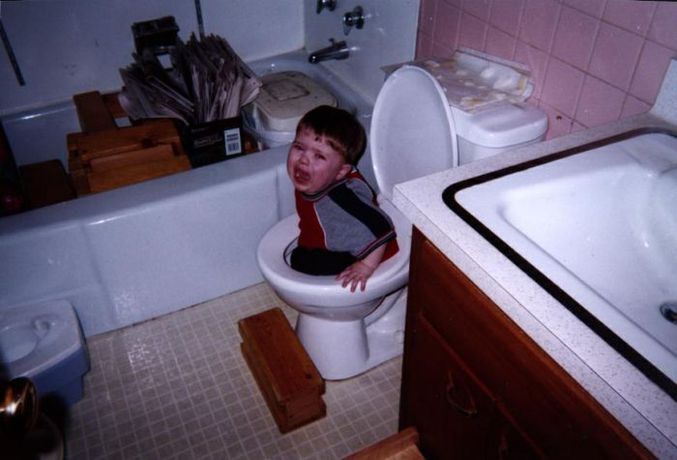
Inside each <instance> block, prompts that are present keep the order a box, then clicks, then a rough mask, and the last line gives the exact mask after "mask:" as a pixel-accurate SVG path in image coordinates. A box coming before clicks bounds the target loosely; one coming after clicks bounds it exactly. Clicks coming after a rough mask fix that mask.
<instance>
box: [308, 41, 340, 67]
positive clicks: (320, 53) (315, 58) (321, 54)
mask: <svg viewBox="0 0 677 460" xmlns="http://www.w3.org/2000/svg"><path fill="white" fill-rule="evenodd" d="M329 41H330V42H331V45H330V46H327V47H326V48H322V49H319V50H317V51H315V52H313V53H310V56H308V62H310V63H311V64H317V63H318V62H322V61H329V60H330V59H337V60H338V59H348V55H349V54H350V49H349V48H348V46H347V45H346V42H345V41H343V40H342V41H340V42H337V41H335V40H334V39H333V38H330V39H329Z"/></svg>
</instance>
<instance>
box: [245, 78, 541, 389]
mask: <svg viewBox="0 0 677 460" xmlns="http://www.w3.org/2000/svg"><path fill="white" fill-rule="evenodd" d="M546 128H547V118H546V116H545V114H544V113H543V112H541V111H540V110H538V109H535V108H533V107H530V106H526V105H523V106H519V107H518V106H514V105H510V104H502V105H497V106H495V107H494V108H491V109H486V110H483V111H481V112H479V113H477V114H469V113H465V112H462V111H460V110H457V109H455V108H452V107H450V105H449V103H448V100H447V97H446V96H445V92H444V89H443V88H442V87H441V86H440V85H439V83H438V82H437V80H436V79H435V78H434V77H433V76H432V75H430V74H429V73H428V72H426V71H425V70H423V69H421V68H419V67H415V66H403V67H400V68H399V69H397V70H396V71H395V72H393V73H392V74H391V75H390V76H389V77H388V79H387V80H386V82H385V83H384V85H383V88H382V89H381V91H380V93H379V95H378V97H377V99H376V104H375V106H374V112H373V117H372V124H371V131H370V137H369V139H370V143H371V155H372V161H373V164H374V172H375V176H376V180H377V182H378V187H379V190H380V194H379V197H378V199H379V203H380V205H381V207H382V208H383V209H384V210H385V211H386V212H387V213H388V214H389V215H390V217H391V218H392V220H393V223H394V224H395V229H396V231H397V238H398V241H397V242H398V245H399V248H400V250H399V252H398V253H397V254H396V255H395V256H393V257H392V258H390V259H388V260H387V261H385V262H384V263H382V264H381V265H380V266H379V267H378V269H377V270H376V271H375V272H374V274H373V275H372V277H371V278H369V280H368V282H367V288H366V290H365V291H364V292H362V291H359V290H358V291H356V292H350V290H349V289H345V288H343V287H341V285H340V284H339V283H338V282H337V281H336V280H335V278H334V277H333V276H311V275H306V274H303V273H300V272H297V271H295V270H293V269H292V268H291V267H290V266H289V264H288V263H287V258H286V256H287V255H288V253H289V252H291V249H293V245H294V244H295V241H296V238H297V237H298V226H297V223H298V217H297V216H296V215H292V216H289V217H287V218H285V219H283V220H282V221H280V222H279V223H277V224H276V225H274V226H273V227H272V228H271V229H270V230H269V231H268V232H267V233H266V235H264V237H263V238H262V240H261V242H260V244H259V248H258V253H257V257H258V263H259V267H260V269H261V272H262V273H263V276H264V278H265V279H266V280H267V281H268V283H269V284H270V285H271V286H272V288H273V289H274V290H275V292H276V293H277V294H278V295H279V296H280V297H281V298H282V299H283V300H284V301H285V302H287V303H288V304H289V305H290V306H291V307H293V308H295V309H296V310H298V312H299V316H298V320H297V324H296V333H297V335H298V337H299V339H300V341H301V343H302V344H303V345H304V347H305V349H306V351H307V352H308V354H309V355H310V357H311V358H312V360H313V362H314V363H315V365H316V366H317V368H318V370H319V372H320V374H321V375H322V377H323V378H325V379H327V380H340V379H345V378H349V377H352V376H355V375H357V374H360V373H362V372H365V371H367V370H369V369H371V368H372V367H374V366H376V365H378V364H381V363H382V362H384V361H386V360H388V359H390V358H393V357H395V356H397V355H399V354H401V353H402V342H403V336H404V319H405V318H404V317H405V311H406V297H407V296H406V283H407V280H408V276H409V250H410V239H411V223H410V222H409V221H408V220H407V218H406V217H404V216H403V215H402V214H401V213H400V212H399V211H398V210H397V209H396V208H395V207H394V206H393V205H392V204H391V198H392V192H393V186H394V185H395V184H398V183H400V182H404V181H407V180H411V179H415V178H417V177H422V176H425V175H428V174H431V173H434V172H437V171H442V170H444V169H448V168H452V167H455V166H457V165H458V164H459V158H460V163H461V164H463V163H465V162H470V161H474V160H476V159H480V158H483V157H487V156H490V155H494V154H496V153H499V152H501V151H504V150H506V149H508V148H513V147H515V146H518V145H523V144H526V143H531V142H536V141H538V140H541V139H542V138H543V136H544V133H545V130H546ZM457 133H458V134H459V136H458V137H457ZM459 146H460V149H459ZM431 199H435V197H431ZM439 199H441V197H440V198H439Z"/></svg>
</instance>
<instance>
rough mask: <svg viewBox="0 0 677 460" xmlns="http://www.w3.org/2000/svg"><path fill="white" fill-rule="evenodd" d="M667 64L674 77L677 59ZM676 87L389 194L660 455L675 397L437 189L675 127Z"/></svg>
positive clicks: (671, 447)
mask: <svg viewBox="0 0 677 460" xmlns="http://www.w3.org/2000/svg"><path fill="white" fill-rule="evenodd" d="M670 72H672V77H675V78H676V80H675V81H677V61H673V65H672V66H671V68H670ZM666 81H667V77H666ZM663 87H664V89H665V88H666V87H672V88H674V87H677V84H673V85H666V84H664V85H663ZM675 91H677V90H674V89H671V90H670V91H669V92H668V94H664V93H665V91H662V93H661V95H659V101H658V102H657V104H656V106H655V107H659V108H660V110H655V108H654V112H653V113H655V114H657V115H659V116H660V118H659V117H658V116H655V115H654V114H644V115H639V116H636V117H633V118H628V119H624V120H620V121H618V122H614V123H611V124H608V125H604V126H601V127H598V128H593V129H588V130H585V131H580V132H577V133H573V134H570V135H568V136H563V137H559V138H555V139H552V140H550V141H547V142H543V143H540V144H535V145H531V146H528V147H524V148H521V149H516V150H513V151H510V152H506V153H503V154H501V155H496V156H494V157H491V158H488V159H485V160H482V161H477V162H475V163H471V164H467V165H464V166H462V167H458V168H452V169H449V170H446V171H442V172H440V173H436V174H433V175H430V176H426V177H424V178H420V179H416V180H413V181H410V182H406V183H403V184H399V185H397V186H396V187H395V192H394V196H393V200H394V203H395V205H396V206H397V207H398V208H399V209H400V210H401V211H402V212H403V213H404V214H405V215H406V216H407V217H408V218H409V219H410V220H411V221H412V223H413V225H414V226H416V227H417V228H418V229H419V230H421V231H422V232H423V234H424V235H426V237H427V238H428V239H430V240H431V241H432V242H433V243H434V244H435V245H436V246H437V247H438V248H439V249H440V250H441V251H442V252H443V253H444V254H445V255H446V256H447V257H448V258H449V259H450V260H451V261H452V262H453V263H454V264H455V265H456V266H458V267H459V268H460V269H461V270H462V271H463V272H464V273H465V274H466V275H467V276H468V277H469V278H470V279H471V280H472V281H473V282H474V283H475V284H476V285H477V286H478V287H480V288H481V289H482V290H483V291H484V292H485V293H486V294H487V295H488V296H489V297H490V298H491V299H492V300H493V301H494V302H495V303H496V304H497V305H498V306H499V308H501V309H502V310H503V311H504V312H505V313H506V314H507V315H508V316H509V317H510V318H512V320H513V321H515V323H517V324H518V325H519V326H520V327H521V328H522V329H523V330H524V331H525V332H526V333H527V334H529V335H530V336H531V338H532V339H533V340H534V341H535V342H536V343H538V344H539V345H540V346H541V347H542V348H543V349H544V350H545V351H546V352H547V353H548V354H549V355H550V356H551V357H552V358H553V359H554V360H555V361H556V362H558V363H559V364H560V365H561V366H562V367H563V368H564V369H565V370H566V371H567V372H569V374H571V375H572V376H573V377H574V378H575V379H576V380H577V381H578V382H579V383H580V384H581V385H582V386H583V387H584V388H585V389H586V390H587V391H588V392H590V394H592V395H593V397H595V398H596V399H597V400H598V401H599V402H600V403H601V404H602V405H603V406H604V407H605V408H606V409H607V410H608V411H609V412H610V413H611V414H612V415H613V416H614V417H616V418H617V419H618V420H619V421H620V422H621V423H622V424H623V425H624V426H626V427H627V428H628V429H629V431H631V432H632V433H633V434H634V435H635V436H636V437H637V438H638V439H639V440H640V441H641V442H642V443H643V444H644V445H645V446H646V447H647V448H649V449H650V450H651V451H652V452H653V453H654V454H655V455H656V456H657V457H659V458H677V403H676V402H675V401H674V400H673V399H672V398H671V397H670V396H669V395H668V394H667V393H665V392H664V391H662V390H661V389H660V388H659V387H658V386H656V385H655V384H654V383H653V382H651V381H650V380H649V379H648V378H647V377H645V376H644V374H642V373H641V372H640V371H639V370H638V369H636V368H635V367H634V366H633V365H632V364H631V363H629V362H628V361H627V360H626V359H625V358H623V357H622V356H621V355H620V354H619V353H618V352H616V351H615V350H614V349H613V348H612V347H611V346H610V345H608V344H607V343H606V342H605V341H604V340H603V339H601V338H600V337H599V336H597V335H596V334H595V333H594V332H592V331H591V330H590V329H589V328H588V326H586V325H585V324H584V323H583V322H581V321H580V320H579V319H578V318H577V317H575V316H574V315H573V314H572V313H571V312H569V310H567V309H566V308H565V307H564V306H562V305H561V304H560V303H559V302H558V301H557V300H555V299H554V298H553V297H552V296H550V295H549V294H548V293H547V292H546V291H545V290H544V289H543V288H541V287H540V285H538V284H537V283H536V282H535V281H533V280H532V279H531V278H530V277H529V276H528V275H527V274H525V273H524V272H522V271H521V270H520V269H519V268H518V267H517V266H516V265H514V264H513V263H512V262H511V261H510V260H509V259H508V258H507V257H506V256H505V255H503V254H502V253H501V252H500V251H498V250H497V249H496V248H495V247H494V246H492V245H491V244H490V243H489V242H488V241H487V240H485V239H484V238H483V237H482V236H481V235H480V234H479V233H477V232H476V231H475V230H474V229H473V228H472V227H470V226H469V225H468V224H467V223H466V222H465V221H463V220H462V219H461V218H460V217H458V216H457V215H456V214H455V213H454V212H453V211H451V210H450V209H449V208H448V207H447V206H446V204H445V203H444V202H443V201H442V192H443V191H444V189H445V188H446V187H448V186H449V185H451V184H453V183H456V182H459V181H461V180H464V179H467V178H470V177H475V176H478V175H481V174H484V173H488V172H491V171H495V170H499V169H502V168H504V167H507V166H511V165H514V164H519V163H523V162H525V161H528V160H532V159H534V158H538V157H541V156H544V155H548V154H550V153H554V152H558V151H562V150H566V149H569V148H572V147H575V146H578V145H583V144H587V143H589V142H592V141H596V140H600V139H604V138H607V137H610V136H613V135H616V134H620V133H623V132H626V131H630V130H633V129H637V128H643V127H666V128H669V129H673V130H674V129H676V128H677V121H675V117H674V114H677V103H675V101H677V98H676V97H675ZM666 107H667V109H666ZM666 110H667V111H668V115H667V116H666V115H665V111H666Z"/></svg>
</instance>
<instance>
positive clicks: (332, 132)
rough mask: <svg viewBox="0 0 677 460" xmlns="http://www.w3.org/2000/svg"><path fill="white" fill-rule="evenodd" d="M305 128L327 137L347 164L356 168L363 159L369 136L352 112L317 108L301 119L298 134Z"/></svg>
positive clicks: (325, 106) (297, 129)
mask: <svg viewBox="0 0 677 460" xmlns="http://www.w3.org/2000/svg"><path fill="white" fill-rule="evenodd" d="M304 128H310V129H312V130H313V131H315V133H316V134H317V135H319V136H325V137H326V139H327V141H328V142H329V144H330V145H331V147H332V148H333V149H334V150H336V151H338V152H340V153H341V155H343V158H345V160H346V163H350V164H351V165H353V166H355V165H357V162H358V161H360V158H362V154H363V153H364V149H365V147H366V143H367V136H366V134H365V132H364V128H363V127H362V125H361V124H360V122H359V121H357V119H356V118H355V117H354V116H353V115H352V114H351V113H350V112H347V111H345V110H342V109H337V108H335V107H330V106H328V105H321V106H319V107H315V108H314V109H313V110H311V111H310V112H308V113H306V114H305V115H304V116H303V118H301V120H300V121H299V124H298V126H297V127H296V133H297V134H298V133H299V132H300V131H301V130H302V129H304Z"/></svg>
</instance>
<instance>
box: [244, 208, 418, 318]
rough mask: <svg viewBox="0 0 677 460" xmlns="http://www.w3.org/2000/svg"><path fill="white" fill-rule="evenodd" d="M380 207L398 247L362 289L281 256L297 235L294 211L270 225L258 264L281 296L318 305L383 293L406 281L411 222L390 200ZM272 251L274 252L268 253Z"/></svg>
mask: <svg viewBox="0 0 677 460" xmlns="http://www.w3.org/2000/svg"><path fill="white" fill-rule="evenodd" d="M381 208H382V209H383V210H384V211H385V212H386V213H387V214H388V215H389V216H390V218H391V219H392V221H393V224H394V225H395V231H396V233H397V244H398V246H399V251H397V253H396V254H395V255H394V256H392V257H391V258H390V259H388V260H386V261H385V262H383V263H382V264H380V265H379V267H378V268H377V269H376V271H375V272H374V274H373V275H372V276H371V277H370V278H369V281H368V282H367V288H366V289H365V290H364V291H361V290H359V289H357V290H356V291H355V292H350V289H347V288H344V287H342V286H341V284H340V283H337V282H336V277H335V276H314V275H307V274H305V273H301V272H298V271H296V270H294V269H292V268H291V267H290V266H289V265H288V264H287V262H286V261H285V260H284V255H283V254H284V250H285V248H286V247H287V246H288V245H289V243H290V242H291V241H292V240H293V239H294V238H296V237H298V233H299V230H298V216H297V215H296V214H293V215H291V216H289V217H286V218H285V219H282V220H281V221H280V222H278V223H277V224H275V225H274V226H273V227H271V229H270V230H268V232H266V234H265V235H264V237H263V238H262V239H261V242H260V243H259V247H258V251H257V258H258V263H259V267H260V268H261V271H262V272H263V275H264V277H265V278H266V279H267V280H268V281H269V283H270V284H271V285H273V286H275V289H276V291H278V294H280V296H281V297H282V298H286V296H294V295H298V294H301V295H303V296H304V301H305V302H306V303H309V304H312V305H316V306H320V307H327V308H331V307H336V308H339V307H346V306H347V305H354V304H359V303H363V302H368V301H371V300H373V299H374V298H376V297H382V296H384V295H386V294H389V293H390V292H393V291H395V290H396V289H399V288H401V287H402V286H403V285H404V284H406V282H407V278H408V272H409V270H408V268H409V266H408V264H409V251H410V245H411V223H410V222H409V221H408V220H407V218H406V217H404V215H403V214H402V213H400V212H399V211H398V210H397V209H396V208H395V207H393V206H392V205H391V204H390V203H388V202H384V203H382V204H381ZM272 254H274V255H275V256H273V257H271V255H272Z"/></svg>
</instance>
